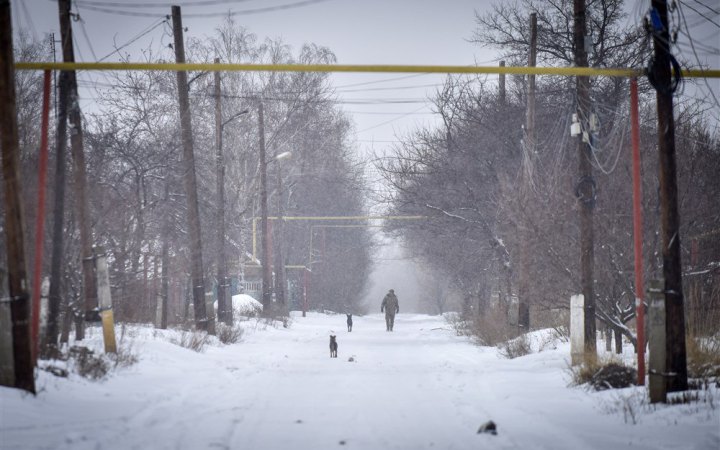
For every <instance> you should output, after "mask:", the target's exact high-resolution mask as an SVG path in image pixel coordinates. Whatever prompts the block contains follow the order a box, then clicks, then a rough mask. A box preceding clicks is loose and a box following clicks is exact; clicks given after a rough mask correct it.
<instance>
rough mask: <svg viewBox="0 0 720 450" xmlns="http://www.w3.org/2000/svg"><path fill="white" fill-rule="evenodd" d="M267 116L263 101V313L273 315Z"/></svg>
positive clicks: (260, 109) (260, 111) (260, 117)
mask: <svg viewBox="0 0 720 450" xmlns="http://www.w3.org/2000/svg"><path fill="white" fill-rule="evenodd" d="M264 121H265V116H264V112H263V104H262V101H261V102H260V103H259V104H258V127H259V131H260V155H259V157H260V216H261V219H260V229H261V230H260V232H261V236H260V238H261V240H262V242H261V244H262V251H263V256H262V304H263V315H264V316H265V317H269V316H271V311H270V309H271V308H272V267H271V265H272V263H271V261H270V242H269V241H270V233H269V230H268V204H267V161H266V160H265V123H264Z"/></svg>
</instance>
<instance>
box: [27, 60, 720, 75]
mask: <svg viewBox="0 0 720 450" xmlns="http://www.w3.org/2000/svg"><path fill="white" fill-rule="evenodd" d="M15 69H16V70H110V71H128V70H166V71H204V72H214V71H223V72H238V71H249V72H356V73H457V74H506V75H562V76H606V77H638V76H643V75H645V69H644V68H640V69H637V68H636V69H633V68H623V67H615V68H613V67H509V66H498V67H494V66H443V65H441V66H425V65H391V64H387V65H382V64H380V65H378V64H211V63H134V62H127V63H121V62H115V63H113V62H79V63H78V62H76V63H63V62H19V63H15ZM682 76H683V77H684V78H720V69H708V70H699V69H691V70H683V71H682Z"/></svg>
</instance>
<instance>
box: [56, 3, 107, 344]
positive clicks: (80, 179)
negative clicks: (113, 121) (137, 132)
mask: <svg viewBox="0 0 720 450" xmlns="http://www.w3.org/2000/svg"><path fill="white" fill-rule="evenodd" d="M58 7H59V14H60V38H61V41H62V50H63V61H64V62H75V53H74V49H73V35H72V25H71V22H70V0H58ZM66 76H67V81H66V83H67V88H68V94H67V95H68V96H69V98H68V104H67V108H68V120H69V122H70V150H71V152H72V155H73V162H74V170H75V180H74V181H75V183H74V191H75V205H76V207H75V212H76V214H77V221H78V226H79V227H80V247H81V253H80V255H81V264H82V270H83V297H84V299H85V300H84V307H85V320H88V321H96V320H99V316H98V302H97V286H96V281H95V260H94V253H93V248H92V247H93V245H92V227H91V225H90V217H89V206H88V199H87V192H86V186H87V176H86V169H85V153H84V151H83V131H82V117H81V113H80V99H79V97H78V92H77V78H76V77H75V71H74V70H70V71H68V72H67V75H66ZM83 328H84V327H83V323H82V321H78V322H76V330H75V333H76V334H75V335H76V338H77V339H78V340H82V339H83V338H84V336H85V332H84V329H83Z"/></svg>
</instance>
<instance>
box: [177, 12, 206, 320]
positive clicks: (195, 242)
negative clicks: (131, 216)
mask: <svg viewBox="0 0 720 450" xmlns="http://www.w3.org/2000/svg"><path fill="white" fill-rule="evenodd" d="M172 23H173V37H174V42H175V44H174V45H175V62H177V63H179V64H181V63H184V62H185V44H184V42H183V26H182V17H181V15H180V7H179V6H173V7H172ZM177 86H178V103H179V106H180V128H181V135H182V146H183V162H184V166H185V167H184V169H185V170H184V171H185V194H186V196H187V209H188V231H189V234H190V236H189V238H190V266H191V276H192V290H193V308H194V311H195V326H196V327H197V328H198V329H199V330H204V331H207V330H208V319H207V313H206V310H205V280H204V278H203V262H202V241H201V237H200V211H199V208H198V198H197V180H196V176H195V154H194V151H193V134H192V124H191V120H190V100H189V98H188V97H189V95H188V82H187V72H185V71H178V72H177Z"/></svg>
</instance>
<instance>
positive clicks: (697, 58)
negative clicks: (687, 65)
mask: <svg viewBox="0 0 720 450" xmlns="http://www.w3.org/2000/svg"><path fill="white" fill-rule="evenodd" d="M678 11H680V16H681V17H682V20H683V22H684V23H685V27H687V20H686V19H685V12H684V11H683V9H682V2H678ZM689 32H690V30H688V34H687V36H688V40H689V41H690V46H691V47H692V51H693V54H694V55H695V59H696V60H697V63H698V64H699V65H701V66H702V64H701V62H700V57H699V56H698V54H697V51H695V43H694V42H693V38H692V36H690V34H689ZM700 70H702V68H701V69H700ZM703 81H704V82H705V86H707V88H708V91H709V92H710V95H711V96H712V98H713V99H714V100H715V104H716V105H717V106H718V107H720V102H718V99H717V97H716V96H715V92H713V90H712V87H710V83H708V80H707V78H703Z"/></svg>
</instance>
